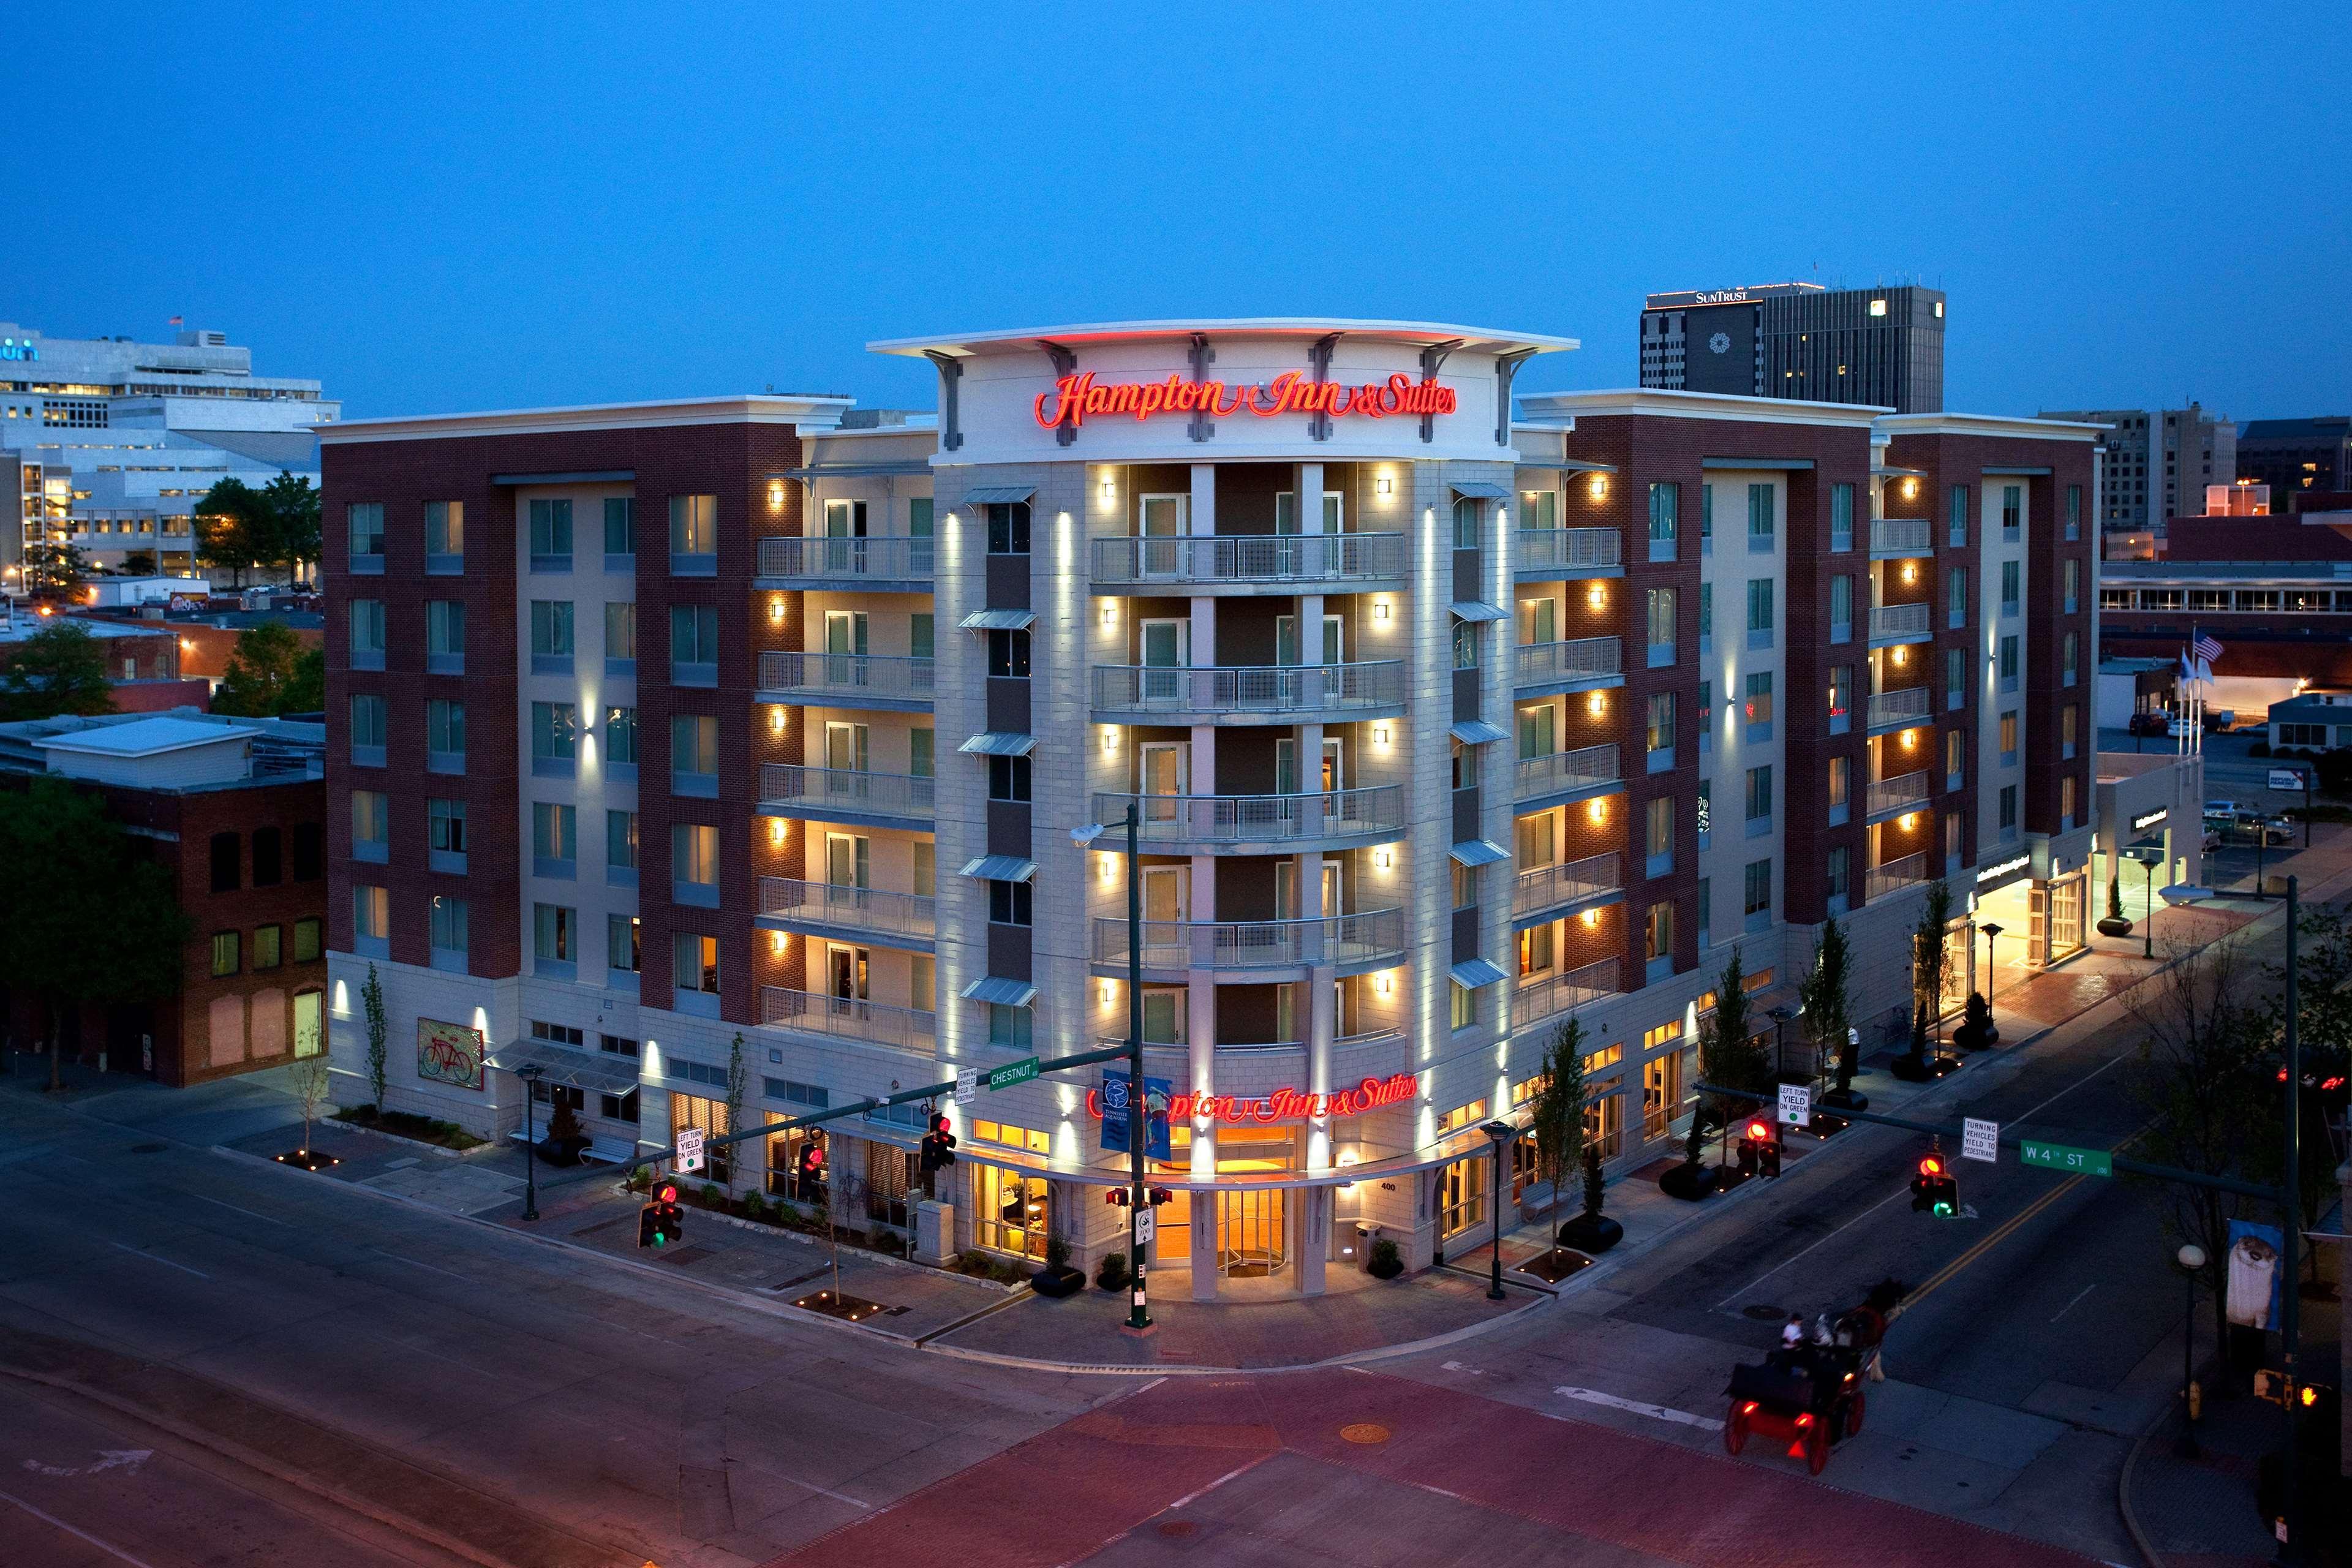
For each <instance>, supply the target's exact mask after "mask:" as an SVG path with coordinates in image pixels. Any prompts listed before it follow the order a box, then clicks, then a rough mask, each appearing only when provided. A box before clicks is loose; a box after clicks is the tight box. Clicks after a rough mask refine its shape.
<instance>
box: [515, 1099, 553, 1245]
mask: <svg viewBox="0 0 2352 1568" xmlns="http://www.w3.org/2000/svg"><path fill="white" fill-rule="evenodd" d="M546 1070H547V1069H546V1068H543V1067H541V1066H540V1065H539V1064H538V1063H537V1062H525V1063H523V1064H522V1066H520V1067H519V1068H515V1077H517V1078H519V1079H522V1217H523V1218H525V1219H529V1220H535V1219H537V1218H538V1217H539V1151H538V1149H537V1148H536V1147H535V1145H536V1144H537V1143H538V1142H539V1129H538V1122H537V1121H536V1119H535V1118H534V1117H533V1115H532V1105H531V1091H532V1090H533V1089H537V1088H538V1087H539V1079H540V1075H541V1073H544V1072H545V1071H546Z"/></svg>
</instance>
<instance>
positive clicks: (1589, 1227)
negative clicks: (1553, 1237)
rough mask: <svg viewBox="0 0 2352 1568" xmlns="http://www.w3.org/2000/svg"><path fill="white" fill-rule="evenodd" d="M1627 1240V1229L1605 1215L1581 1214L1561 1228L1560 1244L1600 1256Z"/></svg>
mask: <svg viewBox="0 0 2352 1568" xmlns="http://www.w3.org/2000/svg"><path fill="white" fill-rule="evenodd" d="M1624 1239H1625V1227H1624V1226H1622V1225H1619V1224H1618V1223H1617V1222H1616V1221H1615V1220H1613V1219H1611V1218H1610V1217H1609V1216H1608V1215H1603V1214H1580V1215H1577V1216H1576V1217H1575V1218H1573V1219H1571V1220H1569V1221H1568V1222H1566V1223H1565V1224H1563V1225H1562V1226H1560V1227H1559V1244H1560V1245H1561V1246H1562V1247H1574V1248H1576V1250H1577V1251H1579V1252H1587V1253H1593V1254H1596V1255H1597V1254H1600V1253H1603V1252H1606V1251H1608V1250H1609V1249H1610V1248H1611V1247H1614V1246H1616V1245H1617V1244H1618V1243H1619V1242H1621V1241H1622V1240H1624Z"/></svg>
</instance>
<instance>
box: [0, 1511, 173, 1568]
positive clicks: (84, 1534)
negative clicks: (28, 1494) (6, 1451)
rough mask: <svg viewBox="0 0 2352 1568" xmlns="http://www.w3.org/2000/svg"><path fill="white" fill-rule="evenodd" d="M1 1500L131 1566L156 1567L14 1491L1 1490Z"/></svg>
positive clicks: (135, 1567)
mask: <svg viewBox="0 0 2352 1568" xmlns="http://www.w3.org/2000/svg"><path fill="white" fill-rule="evenodd" d="M0 1502H6V1503H14V1504H16V1506H17V1507H18V1508H21V1509H23V1510H25V1511H26V1513H29V1514H31V1515H32V1516H33V1517H34V1518H35V1519H37V1520H39V1521H41V1522H42V1523H43V1524H48V1525H54V1526H56V1527H57V1528H58V1529H59V1530H62V1531H65V1532H66V1533H67V1534H68V1535H70V1536H72V1537H73V1538H74V1539H75V1540H76V1541H87V1542H89V1543H90V1544H91V1545H92V1546H95V1547H97V1548H98V1549H99V1550H100V1552H105V1553H106V1554H107V1555H109V1556H110V1557H119V1558H121V1560H122V1561H123V1562H125V1563H130V1564H131V1568H155V1565H154V1564H153V1563H149V1562H147V1561H146V1560H145V1559H143V1558H139V1557H133V1556H131V1553H129V1552H125V1551H123V1550H122V1548H121V1547H120V1546H117V1545H115V1544H114V1543H113V1542H110V1541H100V1539H99V1538H98V1537H97V1536H95V1535H92V1534H90V1533H89V1531H86V1530H76V1529H75V1528H74V1527H73V1526H72V1525H70V1524H68V1523H67V1522H66V1521H64V1520H62V1519H59V1518H58V1517H57V1516H56V1515H55V1514H48V1513H43V1512H42V1511H41V1510H39V1509H37V1508H35V1507H34V1506H33V1505H32V1504H31V1503H28V1502H26V1500H24V1499H23V1498H20V1497H17V1496H16V1495H15V1494H13V1493H10V1492H0Z"/></svg>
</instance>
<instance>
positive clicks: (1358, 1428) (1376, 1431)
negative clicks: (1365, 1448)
mask: <svg viewBox="0 0 2352 1568" xmlns="http://www.w3.org/2000/svg"><path fill="white" fill-rule="evenodd" d="M1339 1436H1342V1437H1345V1438H1346V1439H1347V1440H1348V1441H1349V1442H1350V1443H1366V1444H1370V1443H1385V1442H1387V1441H1388V1440H1389V1429H1388V1428H1387V1427H1385V1426H1381V1424H1380V1423H1379V1422H1377V1421H1351V1422H1349V1424H1348V1425H1347V1426H1342V1427H1340V1428H1339Z"/></svg>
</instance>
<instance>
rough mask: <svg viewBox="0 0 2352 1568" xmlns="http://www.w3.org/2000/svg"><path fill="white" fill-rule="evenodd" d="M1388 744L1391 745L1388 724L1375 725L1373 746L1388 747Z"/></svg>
mask: <svg viewBox="0 0 2352 1568" xmlns="http://www.w3.org/2000/svg"><path fill="white" fill-rule="evenodd" d="M1388 743H1389V727H1388V726H1387V725H1386V724H1375V725H1373V726H1372V744H1373V745H1375V746H1385V745H1387V744H1388Z"/></svg>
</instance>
